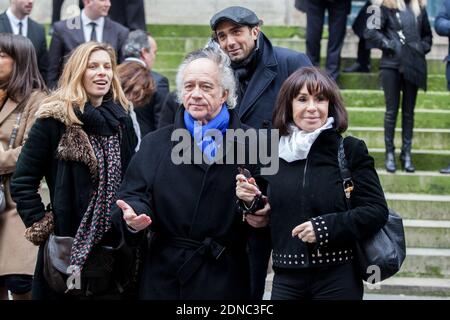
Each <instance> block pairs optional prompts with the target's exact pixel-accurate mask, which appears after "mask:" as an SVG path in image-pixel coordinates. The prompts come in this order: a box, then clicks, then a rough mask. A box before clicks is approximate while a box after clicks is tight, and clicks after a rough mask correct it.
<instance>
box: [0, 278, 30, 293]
mask: <svg viewBox="0 0 450 320" xmlns="http://www.w3.org/2000/svg"><path fill="white" fill-rule="evenodd" d="M32 281H33V276H30V275H26V274H9V275H5V276H1V277H0V287H5V288H6V290H9V291H11V293H14V294H24V293H27V292H30V291H31V283H32Z"/></svg>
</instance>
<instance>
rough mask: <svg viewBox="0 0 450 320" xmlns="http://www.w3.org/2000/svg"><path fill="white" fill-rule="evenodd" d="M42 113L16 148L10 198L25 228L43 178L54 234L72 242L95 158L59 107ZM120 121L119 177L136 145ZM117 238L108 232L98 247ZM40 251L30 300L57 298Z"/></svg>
mask: <svg viewBox="0 0 450 320" xmlns="http://www.w3.org/2000/svg"><path fill="white" fill-rule="evenodd" d="M48 109H49V110H47V112H43V113H41V115H40V116H39V117H38V119H37V120H36V122H35V124H34V125H33V127H32V128H31V130H30V132H29V135H28V140H27V141H26V143H25V145H24V146H23V148H22V152H21V154H20V156H19V160H18V162H17V167H16V171H15V173H14V175H13V178H12V181H11V195H12V198H13V200H14V201H15V202H16V203H17V210H18V212H19V214H20V216H21V218H22V220H23V222H24V224H25V226H26V227H27V228H28V227H31V226H32V225H33V223H35V222H39V221H41V220H42V219H43V217H44V215H45V205H44V203H43V202H42V199H41V196H40V194H39V193H38V188H39V187H40V184H41V180H42V178H45V181H46V183H47V186H48V189H49V192H50V203H51V206H52V211H53V214H54V219H55V229H54V234H55V235H57V236H68V237H75V235H76V232H77V230H78V227H79V225H80V222H81V220H82V218H83V215H84V213H85V212H86V209H87V207H88V204H89V201H90V199H91V195H92V192H93V188H94V185H93V174H95V173H94V172H95V170H96V162H97V159H96V158H95V155H94V153H93V149H92V146H91V145H90V143H89V140H88V137H87V135H86V134H85V133H84V131H83V130H82V128H81V129H79V130H78V129H75V130H74V129H72V128H71V127H67V126H66V124H65V121H66V116H65V111H64V107H62V106H60V105H54V106H51V107H49V108H48ZM40 111H42V110H40ZM125 119H126V120H124V121H123V123H122V124H121V127H122V133H123V134H122V140H121V160H122V172H125V169H126V167H127V166H128V163H129V161H130V159H131V157H132V155H133V153H134V148H135V146H136V143H137V139H136V136H135V133H134V130H133V124H132V122H131V119H130V118H129V117H128V118H125ZM69 128H70V129H69ZM81 131H82V132H81ZM119 239H120V236H116V235H114V234H113V232H112V231H111V232H108V233H107V234H106V235H105V237H104V241H103V243H101V244H108V245H111V246H115V245H116V244H117V243H118V240H119ZM43 247H44V245H41V246H40V248H39V253H38V259H37V265H36V270H35V275H34V280H33V298H34V299H52V298H58V296H57V295H56V293H55V292H53V291H52V290H51V289H50V288H49V287H48V286H47V285H46V283H45V279H44V276H43Z"/></svg>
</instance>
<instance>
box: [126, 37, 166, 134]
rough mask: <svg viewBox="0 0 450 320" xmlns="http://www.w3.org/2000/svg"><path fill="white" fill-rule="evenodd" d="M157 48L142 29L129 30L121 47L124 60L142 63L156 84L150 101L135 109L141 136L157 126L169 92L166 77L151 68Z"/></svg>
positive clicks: (154, 42)
mask: <svg viewBox="0 0 450 320" xmlns="http://www.w3.org/2000/svg"><path fill="white" fill-rule="evenodd" d="M157 50H158V47H157V44H156V41H155V39H154V38H153V37H152V36H150V35H149V34H148V33H147V32H145V31H142V30H134V31H132V32H130V34H129V35H128V38H127V40H126V42H125V44H124V46H123V49H122V53H123V56H124V58H125V61H137V62H139V63H141V64H142V65H144V66H145V67H146V68H148V70H149V72H150V73H151V75H152V78H153V80H154V81H155V84H156V92H155V94H154V95H153V98H152V100H151V101H150V103H149V104H148V105H146V106H144V107H140V108H136V109H135V112H136V115H137V119H138V122H139V126H140V129H141V133H142V136H144V135H145V134H147V133H149V132H151V131H154V130H156V129H157V128H158V122H159V117H160V113H161V109H162V108H163V107H164V100H165V99H166V96H167V95H168V93H169V81H168V80H167V78H166V77H165V76H163V75H162V74H160V73H158V72H155V71H153V70H152V68H153V64H154V63H155V59H156V52H157Z"/></svg>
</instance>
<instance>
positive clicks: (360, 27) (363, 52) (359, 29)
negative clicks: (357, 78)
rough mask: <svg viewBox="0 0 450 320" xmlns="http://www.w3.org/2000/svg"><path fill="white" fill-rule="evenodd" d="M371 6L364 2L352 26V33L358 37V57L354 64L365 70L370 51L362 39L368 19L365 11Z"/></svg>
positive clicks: (369, 2)
mask: <svg viewBox="0 0 450 320" xmlns="http://www.w3.org/2000/svg"><path fill="white" fill-rule="evenodd" d="M371 4H372V2H371V1H366V3H365V4H364V6H363V7H362V8H361V10H359V12H358V15H357V16H356V18H355V21H354V22H353V25H352V29H353V31H354V32H355V34H356V35H357V36H358V37H359V43H358V56H357V58H356V62H358V63H359V64H360V65H361V66H362V67H367V68H368V67H369V65H370V49H368V48H367V41H366V39H365V38H364V30H365V29H366V26H367V19H368V18H369V14H368V13H367V9H368V8H369V6H370V5H371Z"/></svg>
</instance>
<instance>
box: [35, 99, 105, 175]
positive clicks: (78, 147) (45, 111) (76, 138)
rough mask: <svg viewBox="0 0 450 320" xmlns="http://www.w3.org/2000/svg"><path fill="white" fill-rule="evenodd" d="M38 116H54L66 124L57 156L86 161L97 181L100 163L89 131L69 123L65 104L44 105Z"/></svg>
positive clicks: (63, 158) (68, 159)
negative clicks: (90, 139) (88, 133)
mask: <svg viewBox="0 0 450 320" xmlns="http://www.w3.org/2000/svg"><path fill="white" fill-rule="evenodd" d="M37 117H38V118H40V119H43V118H53V119H55V120H57V121H59V122H62V123H64V124H65V125H66V132H65V133H64V134H63V135H62V137H61V140H60V141H59V144H58V149H57V151H56V156H57V158H58V159H61V160H65V161H76V162H82V163H84V164H85V165H86V166H87V167H88V169H89V173H90V174H91V178H92V179H93V180H94V181H95V180H96V179H97V177H98V171H97V169H98V163H97V158H96V157H95V153H94V149H93V148H92V145H91V143H90V142H89V137H88V135H87V133H86V132H85V131H84V130H83V128H82V127H81V126H80V125H77V124H72V125H68V123H69V121H68V119H67V115H66V112H65V110H64V106H63V105H61V104H53V105H43V106H42V107H41V108H40V109H39V110H38V112H37Z"/></svg>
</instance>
